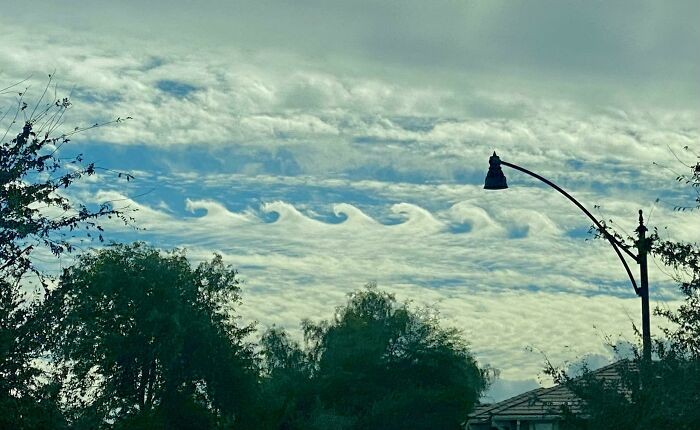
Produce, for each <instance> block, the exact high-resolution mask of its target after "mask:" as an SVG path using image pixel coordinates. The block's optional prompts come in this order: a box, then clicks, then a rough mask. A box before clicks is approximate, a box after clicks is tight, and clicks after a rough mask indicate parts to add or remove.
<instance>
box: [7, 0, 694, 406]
mask: <svg viewBox="0 0 700 430" xmlns="http://www.w3.org/2000/svg"><path fill="white" fill-rule="evenodd" d="M35 3H36V2H35ZM35 6H36V7H34V8H32V9H27V8H25V7H24V6H23V5H19V4H17V5H15V4H11V5H5V6H3V12H5V13H4V14H3V17H0V24H1V25H2V26H3V28H12V26H13V25H14V23H16V22H24V23H30V22H32V23H35V22H39V23H42V26H41V31H32V32H31V37H29V36H28V34H29V33H27V32H14V33H11V32H5V33H4V34H3V35H1V36H0V87H4V86H5V85H3V84H4V83H7V84H8V85H9V84H11V83H14V82H18V81H20V80H22V79H24V78H26V77H27V76H30V75H31V76H32V77H31V78H30V79H29V80H28V81H27V83H29V84H30V85H31V88H30V91H29V94H30V96H35V97H36V96H38V95H39V94H40V92H41V90H42V89H43V85H45V83H46V79H45V78H44V74H45V73H50V72H52V71H54V70H55V72H56V76H57V77H58V81H59V83H60V85H61V87H63V88H58V90H57V94H60V95H66V93H70V95H71V97H72V99H73V101H74V106H75V109H73V110H72V111H71V113H70V115H69V117H68V118H67V121H66V124H65V127H66V129H67V130H69V129H72V128H73V127H74V126H75V125H85V124H92V123H94V122H99V121H104V120H108V119H113V118H116V117H125V116H127V115H128V116H132V117H134V118H135V119H134V120H133V121H129V122H127V123H125V124H121V125H119V126H115V127H106V128H99V129H96V130H93V131H90V132H88V133H84V134H82V135H79V136H77V137H78V138H77V139H75V141H74V142H72V146H69V147H66V148H64V149H63V151H64V152H65V153H66V154H68V155H69V154H73V153H78V152H82V153H85V154H86V158H87V159H90V160H94V161H96V162H97V163H98V164H99V165H100V166H102V167H107V168H111V169H115V170H120V171H129V172H131V173H133V174H134V175H135V176H136V181H134V182H130V183H122V182H114V181H113V180H112V179H110V177H109V176H105V175H102V176H100V177H96V178H92V179H91V180H90V181H89V182H86V183H84V184H82V185H80V186H79V187H76V190H75V191H76V192H75V194H74V196H73V197H74V198H76V199H78V200H81V201H84V202H98V201H106V200H115V201H117V202H118V203H119V204H120V205H124V206H127V205H128V206H130V207H132V208H138V209H139V211H138V212H137V213H136V218H137V221H138V225H139V226H141V227H143V228H145V230H144V231H138V232H136V231H133V230H129V229H123V228H122V227H120V226H118V225H113V226H111V227H112V228H111V229H110V232H109V233H110V234H109V235H108V237H109V238H110V239H116V240H122V241H129V240H136V239H141V240H147V241H149V242H151V243H153V244H156V245H158V246H162V247H164V248H169V247H176V246H180V247H183V246H184V247H187V248H188V249H189V255H190V256H191V257H192V259H193V260H200V259H203V258H207V257H208V256H210V255H211V253H212V252H219V253H221V254H223V255H224V256H225V258H226V260H227V261H228V262H230V263H232V264H234V265H235V266H236V267H238V268H240V271H241V275H242V277H243V278H244V279H245V280H246V283H245V286H244V306H243V309H242V313H243V316H244V317H245V318H246V319H248V320H256V321H259V323H260V325H261V326H262V327H265V326H269V325H271V324H278V325H282V326H285V327H287V328H289V329H291V330H296V331H295V333H297V334H298V323H299V321H300V319H301V318H304V317H311V318H324V317H328V316H330V315H331V314H332V312H333V309H334V307H336V306H339V305H341V304H342V303H343V302H344V300H345V294H346V293H348V292H350V291H352V290H353V289H356V288H359V287H361V286H362V285H363V284H365V283H366V282H369V281H377V282H378V283H379V285H380V286H382V287H384V288H387V289H389V290H391V291H393V292H395V293H396V294H397V296H398V297H399V298H400V299H406V300H413V301H414V302H415V303H416V305H431V306H435V307H437V308H438V309H440V311H441V312H442V315H443V316H444V317H445V318H446V319H447V320H448V321H449V323H451V324H453V325H455V326H457V327H460V328H461V329H463V330H464V331H465V334H466V335H467V337H468V338H469V339H470V341H471V342H472V346H473V348H474V351H475V353H476V354H477V356H478V358H479V360H480V361H481V362H483V363H490V364H491V365H493V366H495V367H497V368H500V369H501V374H502V378H503V380H502V382H500V383H499V385H498V386H497V387H495V388H494V390H493V392H492V394H491V395H492V397H494V398H496V399H497V398H500V397H503V396H507V395H508V394H514V392H515V391H517V390H520V389H525V388H527V387H530V386H531V385H532V384H533V383H534V382H533V381H535V380H536V378H537V375H538V374H539V371H540V369H541V367H542V362H543V358H542V355H541V353H540V352H537V351H542V352H543V353H545V354H547V356H548V357H550V358H551V359H553V360H555V361H557V360H559V361H565V360H572V359H574V358H575V357H577V356H579V355H583V354H598V355H599V356H600V357H608V358H609V350H608V349H607V348H606V347H605V345H604V343H605V341H604V337H605V336H606V335H613V336H615V335H617V334H621V335H623V336H624V337H626V338H627V339H630V340H634V339H633V335H632V329H631V322H632V321H637V320H638V313H639V310H638V309H639V303H638V300H637V298H636V297H634V294H633V292H632V290H631V287H630V286H629V285H628V281H627V280H626V279H625V277H624V271H623V270H622V268H621V267H620V263H619V261H617V259H616V257H615V255H614V253H613V251H612V250H611V249H609V246H608V245H607V244H606V243H604V242H602V241H596V240H592V241H586V240H585V239H586V238H588V237H589V235H588V234H587V230H588V227H589V225H590V223H589V222H588V220H587V219H586V218H585V217H584V216H583V215H582V214H580V213H579V212H578V210H577V209H576V208H575V207H573V206H572V205H571V204H570V203H569V202H568V201H566V200H565V199H564V198H563V197H562V196H560V195H558V194H557V193H556V192H554V191H553V190H551V189H547V188H544V187H543V186H542V185H541V184H539V183H537V182H536V181H534V180H533V179H531V178H529V177H526V176H524V175H522V174H520V173H518V172H515V171H509V170H506V172H505V173H506V175H507V176H508V180H509V184H510V185H511V189H509V190H507V191H503V192H495V193H489V192H485V191H484V190H483V189H482V188H481V187H482V181H483V177H484V173H485V170H486V168H487V167H488V164H487V160H488V156H489V155H490V154H491V153H492V151H494V150H497V151H498V153H499V154H500V155H501V156H502V157H503V159H505V160H508V161H511V162H515V163H517V164H520V165H522V166H524V167H526V168H529V169H531V170H533V171H536V172H538V173H540V174H542V175H543V176H545V177H547V178H549V179H551V180H553V181H554V182H556V183H558V184H559V185H561V186H562V187H563V188H565V189H567V190H568V191H570V192H571V193H572V194H573V195H574V196H575V197H576V198H578V199H580V200H581V201H582V202H583V203H584V204H585V205H586V206H588V207H589V208H590V209H593V208H594V206H598V207H599V209H595V210H594V212H595V213H596V215H597V216H599V217H600V218H602V219H612V220H614V221H615V226H616V228H618V229H619V230H620V231H621V232H623V233H624V232H632V231H633V230H634V228H635V227H636V220H637V215H636V214H637V210H638V209H639V208H642V209H644V211H645V214H646V216H647V218H649V217H651V220H650V223H651V225H653V226H658V227H660V228H661V232H662V234H663V235H665V236H667V237H669V238H674V239H682V240H691V241H692V240H699V239H700V229H698V228H697V214H687V213H678V212H674V211H673V207H674V206H677V205H684V204H687V203H688V201H689V200H688V196H689V194H688V190H687V189H686V188H684V187H683V186H682V184H678V183H676V182H674V180H673V178H675V176H676V175H677V174H679V173H684V172H685V171H686V170H684V169H686V167H685V166H683V164H682V162H685V163H689V164H692V163H694V162H696V161H697V155H695V154H694V153H693V151H697V148H698V141H699V138H700V128H699V127H698V124H699V123H700V122H699V120H700V107H699V106H698V104H697V100H698V97H699V96H700V85H699V84H698V81H697V79H696V76H698V75H699V73H700V53H699V52H698V51H697V49H696V47H697V42H698V41H700V33H699V30H698V27H697V25H695V17H696V16H698V15H700V11H699V10H698V4H697V2H692V1H688V2H685V1H679V2H674V3H673V5H663V6H660V5H659V4H657V2H653V1H646V0H645V1H642V2H634V3H632V2H624V1H621V2H614V3H611V4H608V3H606V4H605V7H603V5H602V4H600V3H598V2H586V3H582V4H578V5H572V4H563V3H561V2H552V1H535V2H527V3H526V2H505V1H503V2H501V1H491V2H479V1H472V2H437V3H434V4H433V3H431V5H430V7H427V6H426V4H425V3H424V2H417V1H406V2H403V3H402V7H401V8H398V7H394V6H392V4H391V3H390V2H384V3H382V2H364V1H363V2H360V3H357V2H344V3H333V2H331V3H329V2H317V1H311V0H309V1H303V2H295V3H294V4H293V5H292V4H291V3H286V2H272V1H270V2H268V1H263V2H242V1H241V2H217V1H214V2H211V3H210V4H209V5H208V7H201V5H199V4H197V5H194V4H190V3H186V2H182V3H176V2H168V3H167V4H166V3H165V2H161V1H154V2H149V3H148V4H144V3H143V2H139V3H136V2H130V1H125V2H119V3H118V4H117V3H114V2H107V1H95V2H91V3H90V4H87V5H81V6H80V8H77V7H76V8H72V7H70V6H66V5H65V4H58V3H55V2H39V3H37V4H35ZM28 14H30V15H28ZM10 16H12V17H15V18H14V19H13V21H12V22H10V20H9V19H8V18H7V17H10ZM43 24H46V25H43ZM27 25H29V24H27ZM13 97H14V95H13V94H12V93H10V92H8V93H6V94H3V95H2V100H0V101H2V106H3V111H2V112H4V111H5V108H7V109H11V106H12V103H13ZM3 125H5V124H3ZM685 147H689V150H685V149H684V148H685ZM679 160H680V161H679ZM653 163H656V164H653ZM665 226H669V228H668V229H667V230H665V229H663V227H665ZM47 261H48V260H47ZM47 264H50V263H47ZM63 264H68V262H67V261H64V262H63ZM634 269H635V267H633V270H634ZM651 277H652V282H653V288H652V297H653V300H654V301H656V303H658V304H660V305H663V306H674V305H675V303H676V300H677V299H678V296H677V294H676V292H675V291H676V290H675V287H674V285H673V283H672V281H670V279H669V278H668V276H667V275H666V274H665V273H664V272H663V271H662V270H661V268H658V267H657V266H656V265H654V264H652V267H651ZM661 323H662V322H661V321H657V320H656V319H655V320H654V321H653V325H654V328H655V330H656V332H658V330H657V326H658V324H661ZM532 348H534V351H535V352H533V349H532Z"/></svg>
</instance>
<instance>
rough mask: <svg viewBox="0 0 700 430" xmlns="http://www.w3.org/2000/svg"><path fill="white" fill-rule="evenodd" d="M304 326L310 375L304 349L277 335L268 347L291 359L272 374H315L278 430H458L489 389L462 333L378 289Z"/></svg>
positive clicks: (368, 290) (354, 296)
mask: <svg viewBox="0 0 700 430" xmlns="http://www.w3.org/2000/svg"><path fill="white" fill-rule="evenodd" d="M303 328H304V332H305V341H306V343H307V350H306V352H305V353H306V357H307V359H308V360H309V361H310V367H309V370H308V373H305V371H304V367H303V366H300V365H299V364H298V363H299V362H300V359H301V357H303V356H304V354H302V353H301V352H300V350H299V348H298V346H296V345H291V346H290V345H289V344H285V343H284V342H279V340H280V339H282V340H284V339H285V338H284V337H283V336H282V337H280V336H279V334H278V333H276V332H272V333H268V335H267V336H268V337H267V339H268V340H270V339H274V340H275V342H267V343H266V342H263V346H264V354H265V355H266V356H267V357H283V359H282V360H277V361H274V360H273V362H274V363H282V365H281V366H280V365H273V366H272V368H273V370H272V373H271V374H272V375H274V374H275V372H276V373H277V374H279V373H280V372H282V371H284V372H290V371H291V370H292V369H294V368H299V369H300V370H301V371H300V372H299V376H296V377H295V378H291V380H292V381H296V380H298V378H299V377H301V376H303V375H305V374H307V375H308V376H307V378H308V384H309V386H310V387H311V388H310V392H303V393H301V395H299V396H297V397H296V398H295V399H294V401H295V402H296V403H297V405H298V409H297V411H296V412H297V415H296V416H293V417H292V418H293V419H291V420H289V421H287V422H284V423H282V425H280V426H278V427H276V428H304V429H322V428H323V429H435V428H440V429H451V428H454V429H457V428H461V427H460V426H461V424H462V423H463V422H464V421H465V420H466V417H467V414H468V413H469V412H470V410H471V408H472V407H473V405H474V404H475V403H476V401H477V400H478V399H479V396H480V394H481V393H482V392H483V390H484V389H485V388H486V386H487V384H488V376H487V375H488V372H487V371H486V370H483V369H480V368H479V367H478V366H477V363H476V361H475V359H474V358H473V356H472V355H471V353H470V351H469V349H468V347H467V344H466V343H465V341H464V340H463V338H462V336H461V333H460V332H459V331H457V330H455V329H445V328H442V327H441V326H440V324H439V318H438V317H437V316H436V315H435V313H433V312H430V311H428V310H418V311H412V310H410V309H409V308H408V306H407V305H406V304H398V303H397V302H396V299H395V297H394V296H393V295H391V294H388V293H385V292H381V291H379V290H378V289H377V288H376V287H374V286H368V287H367V288H366V289H364V290H361V291H357V292H355V293H353V294H352V295H351V296H350V298H349V300H348V302H347V303H346V305H345V306H343V307H340V308H338V309H337V311H336V314H335V316H334V318H333V319H332V320H330V321H323V322H321V323H318V324H314V323H311V322H308V321H307V322H305V323H304V324H303ZM270 344H272V345H273V346H274V347H270ZM280 346H281V347H280ZM280 351H282V352H280ZM280 368H281V369H282V370H280ZM287 374H289V373H287ZM287 393H289V392H287ZM289 416H290V415H289V414H287V417H289Z"/></svg>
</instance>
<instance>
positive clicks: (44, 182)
mask: <svg viewBox="0 0 700 430" xmlns="http://www.w3.org/2000/svg"><path fill="white" fill-rule="evenodd" d="M16 85H17V84H16ZM16 85H11V86H9V87H6V88H3V89H0V95H4V94H9V93H11V92H12V91H14V90H13V88H14V87H16ZM50 85H51V76H49V82H48V84H47V86H46V88H45V89H44V93H43V94H42V96H41V97H40V99H39V100H38V101H37V102H36V104H35V105H34V106H33V107H32V106H29V105H28V104H27V103H26V102H25V100H24V98H25V95H26V89H25V90H24V91H21V92H18V93H15V94H16V95H17V101H16V105H15V106H14V107H11V108H9V109H7V110H2V111H0V123H2V122H3V121H5V120H7V122H8V124H7V127H6V128H5V131H4V133H3V132H2V131H0V133H3V136H1V137H0V427H2V428H35V427H40V428H46V427H50V428H60V425H59V423H58V420H59V418H57V414H56V411H57V409H56V405H55V404H53V405H52V404H51V401H52V399H54V400H55V399H56V396H57V393H56V392H57V390H56V388H55V387H56V384H54V383H46V380H47V375H45V374H44V373H43V372H42V371H41V370H40V369H37V368H36V367H35V366H34V363H35V362H36V360H37V359H39V358H40V356H39V354H40V351H38V350H37V349H36V347H37V342H36V340H37V339H38V338H40V337H41V336H42V333H43V327H40V326H38V325H36V324H34V322H33V320H34V316H35V313H36V310H37V305H38V300H39V299H40V298H41V293H40V291H36V292H35V291H31V290H29V289H28V288H27V285H26V282H25V279H24V275H26V274H27V273H28V272H29V273H34V274H36V275H38V279H39V280H40V281H41V283H42V284H44V286H46V282H45V281H46V277H45V276H44V274H43V273H42V270H41V268H40V267H37V266H36V265H35V264H34V259H33V258H32V253H33V251H36V250H37V249H39V248H42V247H44V248H47V249H48V250H49V251H50V252H51V253H53V254H54V255H57V256H58V255H60V254H62V253H64V252H70V251H72V250H73V246H74V245H73V242H71V239H73V238H74V237H75V236H76V234H77V231H78V230H83V231H84V230H89V231H88V232H87V235H88V236H91V235H92V231H94V232H96V234H94V236H95V237H96V238H98V239H100V240H102V236H101V232H102V227H101V226H100V225H99V224H98V221H99V219H100V218H103V217H116V218H119V219H121V220H123V221H124V222H128V221H129V220H130V218H129V217H128V215H127V213H126V212H125V211H124V210H122V209H118V208H115V207H113V206H112V205H111V204H110V203H103V204H101V205H95V206H91V207H88V206H87V205H83V204H77V203H74V202H73V201H71V199H69V198H68V196H67V195H66V194H65V192H66V189H68V188H70V187H71V186H72V184H74V183H75V181H78V180H79V179H81V178H83V177H85V176H90V175H94V174H95V172H96V170H97V169H98V167H96V166H95V165H94V164H92V163H87V164H85V163H83V157H82V155H77V156H75V157H72V158H71V157H69V158H64V157H63V156H62V153H61V148H62V147H63V146H64V145H65V144H67V143H68V142H69V141H70V138H71V136H73V135H75V134H77V133H80V132H82V131H85V130H88V129H91V128H94V127H99V126H101V125H105V124H107V123H105V124H94V125H92V126H89V127H82V128H81V127H76V128H74V129H73V130H72V131H70V132H67V133H63V134H60V135H58V136H55V133H56V132H57V129H58V127H60V126H61V125H62V122H63V119H64V114H65V113H66V111H67V110H68V109H69V108H70V106H71V103H70V101H69V100H68V99H67V98H62V99H57V98H54V99H53V100H51V101H49V102H45V103H44V102H43V100H45V98H46V96H47V93H48V90H49V89H50ZM42 103H44V104H43V105H42ZM121 121H122V119H121V118H118V119H117V120H115V121H113V122H121ZM18 124H21V125H19V127H18ZM17 128H19V130H18V133H17V134H16V135H14V137H13V138H11V139H8V135H10V136H12V135H11V134H10V133H11V132H12V131H13V130H16V129H17ZM115 176H121V177H123V178H125V179H127V180H128V179H131V176H130V175H127V174H120V173H118V172H115ZM42 380H43V381H44V382H42ZM30 411H31V412H30Z"/></svg>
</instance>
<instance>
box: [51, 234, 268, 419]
mask: <svg viewBox="0 0 700 430" xmlns="http://www.w3.org/2000/svg"><path fill="white" fill-rule="evenodd" d="M238 284H239V281H238V279H237V277H236V272H235V271H234V270H233V269H231V268H230V267H228V266H225V265H224V264H223V263H222V260H221V257H219V256H216V257H215V258H214V259H213V260H212V261H210V262H207V263H202V264H200V265H199V266H198V267H197V268H192V267H191V266H190V263H189V262H188V260H187V259H186V258H185V256H184V254H183V253H182V252H172V253H168V254H163V253H161V252H159V251H158V250H156V249H153V248H150V247H148V246H145V245H143V244H139V243H137V244H134V245H114V246H111V247H109V248H107V249H104V250H101V251H98V252H94V253H91V254H86V255H83V256H81V257H80V259H79V261H78V263H77V264H76V265H75V266H73V267H71V268H69V269H67V270H65V272H64V274H63V275H62V276H61V279H60V286H59V288H57V289H55V290H53V291H51V292H50V293H49V295H48V296H47V299H46V303H45V305H44V310H43V312H44V321H45V324H47V325H49V326H50V327H51V331H52V333H53V335H52V337H51V339H48V344H47V347H48V348H47V349H49V350H51V351H53V354H54V358H55V360H57V362H56V364H57V366H59V368H61V369H62V370H64V372H65V373H64V374H65V375H67V377H68V378H67V380H66V383H65V386H64V389H63V392H62V394H63V395H64V396H65V406H66V410H67V412H68V416H69V418H70V421H71V422H73V423H74V424H75V426H76V428H115V429H119V428H129V429H133V428H149V429H151V428H163V429H165V428H167V429H178V428H182V429H198V428H202V429H208V428H227V427H228V426H233V428H254V426H253V422H252V419H253V418H252V417H251V414H252V411H253V410H254V408H253V406H254V401H255V388H256V382H257V379H256V377H257V369H256V364H255V360H254V354H253V352H252V347H251V345H249V344H248V343H246V342H245V340H244V338H245V337H246V336H247V335H248V334H249V333H250V331H251V330H252V328H251V327H250V326H239V324H238V323H237V319H236V318H235V314H234V310H235V306H236V305H237V303H238V302H239V285H238ZM110 423H113V424H110Z"/></svg>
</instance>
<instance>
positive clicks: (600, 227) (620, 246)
mask: <svg viewBox="0 0 700 430" xmlns="http://www.w3.org/2000/svg"><path fill="white" fill-rule="evenodd" d="M500 164H502V165H504V166H508V167H510V168H513V169H515V170H519V171H521V172H523V173H526V174H528V175H530V176H532V177H533V178H536V179H539V180H540V181H542V182H544V183H545V184H547V185H549V186H550V187H552V188H554V189H555V190H557V191H559V193H560V194H562V195H563V196H564V197H566V198H567V199H569V200H570V201H571V202H572V203H573V204H575V205H576V206H577V207H578V208H579V209H581V211H582V212H583V213H585V214H586V216H588V218H590V220H591V221H593V224H595V226H596V227H597V228H598V231H600V232H601V233H603V236H605V238H606V239H607V240H608V242H610V245H612V247H613V249H614V250H615V253H616V254H617V256H618V258H619V259H620V261H621V262H622V265H623V266H624V268H625V271H626V272H627V276H629V278H630V282H631V283H632V288H634V292H635V293H636V294H637V295H638V296H641V293H642V291H641V289H640V288H639V287H637V282H636V281H635V280H634V276H633V275H632V271H631V270H630V267H629V265H628V264H627V261H626V260H625V258H624V256H623V255H622V252H620V249H622V250H623V251H625V253H626V254H627V255H628V256H630V258H632V259H633V260H634V261H635V262H636V263H637V264H639V262H640V258H639V257H638V256H636V255H634V253H633V252H632V251H630V250H629V249H628V247H627V246H626V245H625V244H623V243H621V242H620V241H619V240H617V239H616V238H615V236H613V235H612V234H610V233H608V230H607V229H606V228H605V227H604V226H603V225H602V224H601V223H600V222H599V221H598V220H597V219H596V218H595V217H594V216H593V214H591V212H590V211H589V210H588V209H586V208H585V207H584V206H583V205H582V204H581V203H580V202H579V201H578V200H576V199H575V198H574V197H573V196H572V195H571V194H569V193H567V192H566V191H564V190H563V189H562V188H560V187H559V186H558V185H557V184H555V183H554V182H552V181H550V180H549V179H547V178H544V177H542V176H540V175H538V174H537V173H535V172H531V171H529V170H527V169H525V168H524V167H520V166H518V165H517V164H513V163H508V162H506V161H503V160H500Z"/></svg>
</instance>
